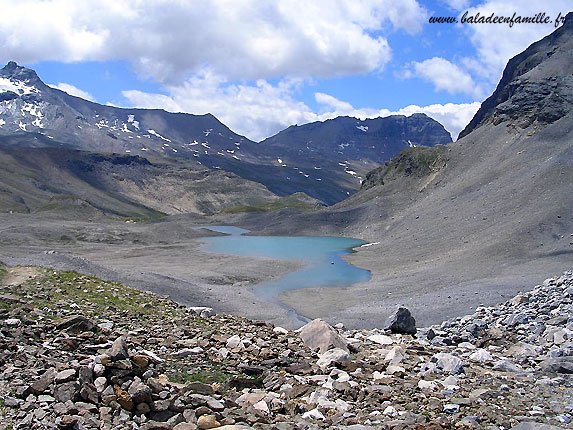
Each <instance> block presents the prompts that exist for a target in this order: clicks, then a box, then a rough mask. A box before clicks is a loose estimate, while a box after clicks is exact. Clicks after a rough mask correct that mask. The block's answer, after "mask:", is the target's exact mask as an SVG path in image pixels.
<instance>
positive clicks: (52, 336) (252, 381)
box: [0, 267, 573, 430]
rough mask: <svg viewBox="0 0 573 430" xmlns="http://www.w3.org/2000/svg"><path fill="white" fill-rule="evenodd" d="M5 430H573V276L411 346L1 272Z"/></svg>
mask: <svg viewBox="0 0 573 430" xmlns="http://www.w3.org/2000/svg"><path fill="white" fill-rule="evenodd" d="M0 284H1V285H2V290H1V295H0V345H1V346H2V348H1V349H0V381H1V383H0V398H1V399H2V400H1V402H0V419H1V421H0V422H1V425H2V428H13V429H24V428H25V429H40V428H41V429H50V428H54V429H55V428H59V429H66V428H69V429H72V428H73V429H136V428H138V429H142V430H143V429H145V430H152V429H157V430H159V429H161V430H163V429H175V430H193V429H197V428H199V429H209V428H220V429H222V430H223V429H227V430H230V429H250V428H253V429H280V430H282V429H319V428H332V429H335V428H336V429H356V430H358V429H406V428H408V429H435V430H437V429H449V428H468V429H482V428H483V429H490V430H494V429H504V428H505V429H509V428H512V429H516V430H517V429H522V430H523V429H545V428H546V429H560V428H573V423H572V422H571V419H572V410H573V379H572V377H573V376H572V373H573V361H572V359H573V343H572V339H573V321H572V320H571V315H573V273H571V272H569V273H566V274H564V275H563V276H559V277H554V278H551V279H548V280H546V281H545V282H544V283H543V284H542V285H539V286H537V287H535V288H534V289H533V290H532V291H530V292H529V293H523V294H519V295H518V296H516V297H514V298H513V299H511V300H510V301H508V302H506V303H503V304H501V305H499V306H496V307H489V308H485V307H482V308H479V309H477V310H476V312H475V314H473V315H469V316H466V317H463V318H457V319H454V320H450V321H446V322H444V323H443V324H441V325H439V326H435V327H431V328H428V329H423V330H418V331H417V333H416V334H415V335H410V334H404V332H409V333H414V332H415V331H416V330H415V327H414V325H413V324H414V321H413V318H412V317H411V316H409V313H408V312H407V311H405V310H402V311H400V312H399V313H397V315H398V317H397V318H394V319H392V318H389V321H388V323H387V325H386V327H387V329H374V330H353V331H345V330H344V328H343V327H342V326H341V325H337V328H333V327H331V326H329V325H328V324H326V323H324V322H323V321H321V320H315V321H313V322H311V323H309V324H308V325H307V326H305V327H304V328H303V329H301V330H300V332H299V333H295V332H291V331H288V330H285V329H283V328H281V327H273V326H272V325H270V324H268V323H264V322H257V321H249V320H246V319H244V318H239V317H232V316H227V315H213V314H212V311H211V310H210V309H209V308H201V307H194V308H186V307H184V306H179V305H177V304H175V303H174V302H172V301H171V300H170V299H168V298H161V297H158V296H154V295H152V294H149V293H143V292H140V291H137V290H132V289H130V288H127V287H125V286H122V285H119V284H113V283H109V282H104V281H101V280H98V279H95V278H89V277H87V276H83V275H79V274H74V273H70V272H52V271H47V270H45V269H35V268H23V267H14V268H4V269H1V270H0Z"/></svg>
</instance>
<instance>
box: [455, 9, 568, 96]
mask: <svg viewBox="0 0 573 430" xmlns="http://www.w3.org/2000/svg"><path fill="white" fill-rule="evenodd" d="M570 9H571V2H570V1H569V0H553V1H550V2H545V3H543V6H542V7H541V8H540V4H539V3H537V2H524V1H522V0H492V1H485V2H483V3H481V4H479V5H477V6H475V7H473V8H470V9H469V10H468V13H469V15H475V14H476V13H477V12H479V13H480V15H482V16H484V15H485V16H489V15H491V14H492V13H495V15H497V16H509V17H511V16H512V15H513V13H514V12H515V13H516V14H517V15H520V16H524V17H525V16H535V15H536V14H538V13H540V12H545V13H546V14H547V15H549V17H550V18H551V19H552V20H555V19H556V18H557V15H558V14H559V12H561V14H562V15H564V14H566V13H567V12H568V11H569V10H570ZM459 26H460V28H462V29H463V30H464V31H465V32H466V33H467V35H468V37H469V39H470V41H471V44H472V45H473V46H474V48H475V49H476V51H477V56H476V58H475V59H473V60H472V59H470V60H469V61H468V60H466V62H465V63H466V66H467V67H468V70H471V71H472V72H474V73H475V74H476V75H478V76H481V77H483V78H484V79H486V80H487V81H488V82H489V84H490V87H491V88H492V89H493V88H494V87H495V85H496V84H497V82H498V81H499V79H500V78H501V75H502V73H503V69H504V68H505V65H506V64H507V62H508V61H509V59H510V58H512V57H514V56H515V55H517V54H519V53H520V52H522V51H523V50H525V49H526V48H527V47H528V46H529V45H531V44H532V43H533V42H535V41H537V40H539V39H542V38H543V37H545V36H546V35H548V34H549V33H551V32H553V31H554V30H555V26H554V24H514V25H513V26H512V27H511V28H510V27H509V26H508V25H507V24H459Z"/></svg>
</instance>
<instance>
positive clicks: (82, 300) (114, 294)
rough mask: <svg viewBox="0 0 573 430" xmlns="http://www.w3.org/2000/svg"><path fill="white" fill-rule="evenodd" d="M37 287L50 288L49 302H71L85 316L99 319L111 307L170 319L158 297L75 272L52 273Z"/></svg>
mask: <svg viewBox="0 0 573 430" xmlns="http://www.w3.org/2000/svg"><path fill="white" fill-rule="evenodd" d="M40 283H41V284H44V285H46V286H51V288H50V290H49V291H50V292H49V296H50V301H56V302H57V301H58V300H62V299H68V300H73V301H74V302H76V303H77V304H78V305H80V306H82V305H85V307H86V309H85V310H84V309H82V311H83V312H84V313H85V314H86V315H100V314H102V313H103V312H104V311H108V310H109V308H110V307H113V308H115V309H116V310H117V311H127V312H129V313H131V314H137V315H154V314H158V313H159V314H162V315H165V314H166V313H167V314H169V315H171V312H169V310H168V308H167V306H166V305H165V303H161V302H160V301H158V298H157V296H154V295H152V294H150V293H146V292H143V291H138V290H134V289H132V288H127V287H125V286H123V285H121V284H118V283H115V282H106V281H102V280H100V279H97V278H94V277H91V276H85V275H81V274H79V273H76V272H56V273H55V274H54V272H52V273H51V274H49V275H47V276H46V277H44V278H43V279H41V280H40ZM82 307H83V306H82Z"/></svg>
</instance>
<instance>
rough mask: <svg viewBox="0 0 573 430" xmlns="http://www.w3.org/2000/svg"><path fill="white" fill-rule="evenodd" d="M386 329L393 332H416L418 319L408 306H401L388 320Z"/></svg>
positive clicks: (385, 325)
mask: <svg viewBox="0 0 573 430" xmlns="http://www.w3.org/2000/svg"><path fill="white" fill-rule="evenodd" d="M384 329H385V330H390V331H391V332H392V333H404V334H416V320H415V319H414V317H413V316H412V314H411V313H410V311H409V310H408V309H407V308H405V307H403V306H399V307H398V308H397V309H396V311H395V312H394V313H393V314H392V315H390V316H389V317H388V319H387V320H386V323H385V324H384Z"/></svg>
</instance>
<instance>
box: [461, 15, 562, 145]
mask: <svg viewBox="0 0 573 430" xmlns="http://www.w3.org/2000/svg"><path fill="white" fill-rule="evenodd" d="M572 63H573V12H570V13H569V14H567V16H566V20H565V22H564V24H563V25H562V26H561V27H559V28H558V29H557V30H555V31H554V32H553V33H551V34H550V35H548V36H546V37H544V38H543V39H541V40H540V41H538V42H535V43H533V44H532V45H531V46H529V47H528V48H527V49H526V50H525V51H523V52H522V53H520V54H519V55H516V56H515V57H513V58H512V59H511V60H509V62H508V63H507V66H506V67H505V70H504V71H503V76H502V78H501V80H500V82H499V84H498V86H497V88H496V90H495V91H494V93H493V94H492V95H491V96H490V97H488V98H487V99H486V100H485V101H484V102H483V103H482V105H481V107H480V109H479V110H478V111H477V113H476V114H475V115H474V117H473V119H472V120H471V121H470V123H469V124H468V125H467V126H466V128H465V129H464V130H463V131H462V132H461V133H460V135H459V138H460V139H461V138H462V137H464V136H466V135H468V134H469V133H471V132H472V131H473V130H475V129H476V128H478V127H480V126H482V125H484V124H488V123H493V124H494V125H498V124H501V123H508V125H511V126H512V127H516V128H520V129H525V128H527V127H529V126H530V125H532V124H536V125H540V126H544V125H547V124H551V123H553V122H555V121H557V120H559V119H560V118H563V117H564V116H565V115H567V114H568V113H569V112H570V111H571V104H572V103H573V74H572V73H571V64H572Z"/></svg>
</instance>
